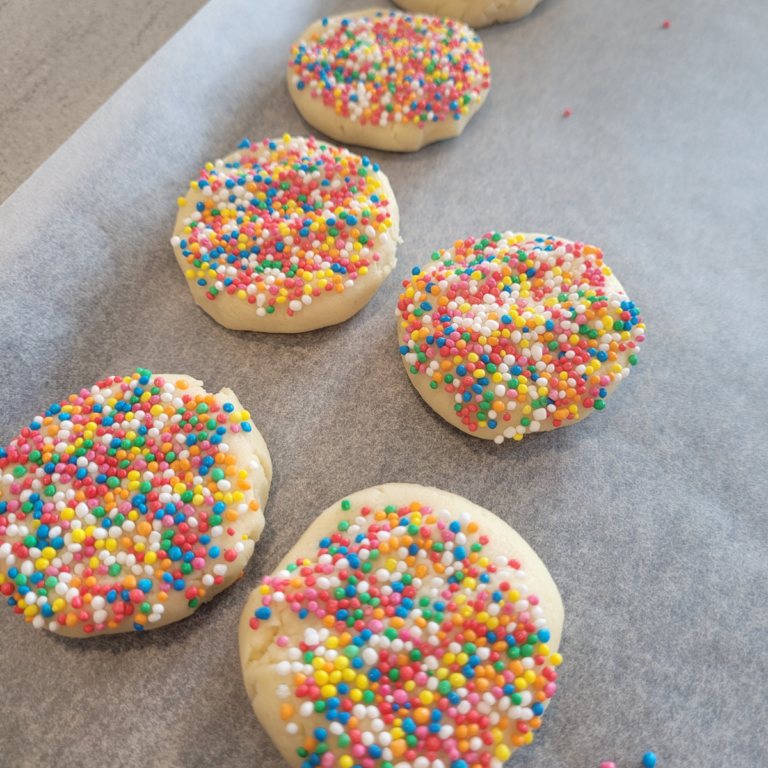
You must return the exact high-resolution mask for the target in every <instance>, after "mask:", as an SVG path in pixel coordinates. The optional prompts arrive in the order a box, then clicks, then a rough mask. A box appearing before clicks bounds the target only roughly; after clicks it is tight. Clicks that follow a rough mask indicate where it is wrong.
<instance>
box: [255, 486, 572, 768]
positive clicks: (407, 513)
mask: <svg viewBox="0 0 768 768" xmlns="http://www.w3.org/2000/svg"><path fill="white" fill-rule="evenodd" d="M562 624H563V606H562V602H561V600H560V595H559V593H558V591H557V587H556V586H555V583H554V582H553V580H552V577H551V576H550V575H549V573H548V571H547V569H546V568H545V566H544V564H543V563H542V562H541V560H540V559H539V558H538V557H537V556H536V554H535V553H534V552H533V550H532V549H531V548H530V546H529V545H528V544H526V542H525V541H523V539H522V538H521V537H520V536H519V535H518V534H517V533H515V531H513V530H512V528H510V527H509V526H508V525H507V524H506V523H505V522H503V521H502V520H500V519H499V518H498V517H496V515H494V514H492V513H491V512H488V511H487V510H485V509H482V508H481V507H478V506H477V505H475V504H473V503H472V502H469V501H467V500H466V499H463V498H461V497H460V496H456V495H454V494H451V493H446V492H445V491H439V490H437V489H436V488H424V487H422V486H417V485H403V484H389V485H383V486H379V487H376V488H369V489H367V490H365V491H360V492H359V493H355V494H352V495H351V496H349V497H347V498H346V499H344V500H343V501H341V502H338V503H337V504H335V505H334V506H332V507H330V508H329V509H327V510H326V511H325V512H323V513H322V514H321V515H320V516H319V517H318V518H317V519H316V520H315V521H314V522H313V523H312V525H311V526H310V528H309V529H308V530H307V532H306V533H305V534H304V535H303V536H302V538H301V540H300V541H299V542H298V544H297V545H296V546H295V547H294V548H293V549H292V550H291V552H289V554H288V555H287V556H286V557H285V559H284V560H283V561H282V562H281V563H280V565H279V566H278V568H277V570H276V572H275V573H274V574H273V575H271V576H267V577H265V578H264V579H263V580H262V583H261V585H260V586H259V587H258V588H257V589H256V590H255V591H254V592H253V593H252V595H251V597H250V599H249V600H248V604H247V605H246V607H245V610H244V612H243V615H242V618H241V621H240V655H241V661H242V667H243V675H244V678H245V684H246V688H247V690H248V695H249V697H250V698H251V700H252V702H253V707H254V710H255V712H256V715H257V716H258V718H259V720H260V721H261V723H262V725H263V726H264V728H265V729H266V730H267V731H268V733H269V734H270V736H271V737H272V739H273V740H274V741H275V744H276V745H277V747H278V749H279V750H280V752H281V753H282V754H283V756H284V757H285V759H286V760H287V761H288V763H289V764H290V765H292V766H295V768H299V767H301V768H310V766H321V768H331V767H332V766H333V767H334V768H336V766H338V768H393V766H396V768H487V767H488V766H490V767H491V768H500V767H501V764H502V763H503V762H504V760H506V759H507V757H509V755H510V754H511V752H512V751H514V749H516V748H517V747H521V746H523V745H525V744H529V743H530V742H531V741H533V738H534V735H535V733H536V731H537V730H538V729H539V727H540V726H541V725H542V715H543V714H544V709H545V708H546V706H547V705H548V703H549V701H550V700H551V698H552V696H553V695H554V694H555V691H556V690H557V667H558V665H559V664H560V662H561V660H562V659H561V657H560V655H559V654H558V653H557V650H558V647H559V643H560V635H561V631H562Z"/></svg>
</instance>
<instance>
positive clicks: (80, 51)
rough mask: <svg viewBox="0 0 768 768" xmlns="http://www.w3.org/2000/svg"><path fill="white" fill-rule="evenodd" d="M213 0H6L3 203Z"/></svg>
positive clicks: (0, 42)
mask: <svg viewBox="0 0 768 768" xmlns="http://www.w3.org/2000/svg"><path fill="white" fill-rule="evenodd" d="M204 3H205V0H108V2H105V0H0V82H2V88H0V136H1V137H2V141H0V203H2V202H3V200H5V199H6V198H7V197H8V196H9V195H10V194H11V193H12V192H13V191H14V190H15V189H16V187H18V186H19V184H21V183H22V182H23V181H24V180H25V179H26V178H27V177H28V176H29V175H30V174H31V173H32V172H33V171H34V170H35V168H37V166H38V165H40V163H42V162H43V161H44V160H45V159H46V158H47V157H48V156H49V155H50V154H51V153H52V152H54V151H55V150H56V149H57V148H58V147H59V145H61V144H62V143H63V142H64V141H66V140H67V139H68V138H69V137H70V136H71V135H72V134H73V133H74V132H75V131H76V130H77V129H78V128H79V127H80V125H82V123H83V122H84V121H85V120H87V119H88V118H89V117H90V116H91V115H92V114H93V112H94V111H95V110H96V109H98V107H100V106H101V105H102V104H103V103H104V102H105V101H106V100H107V99H108V98H109V97H110V96H111V95H112V94H113V93H114V92H115V90H116V89H117V88H119V87H120V86H121V85H122V84H123V83H124V82H125V81H126V80H127V79H128V78H129V77H130V76H131V75H132V74H133V73H134V72H135V71H136V70H137V69H138V68H139V67H140V66H141V65H142V64H143V63H144V62H145V61H146V60H147V59H148V58H149V57H150V56H152V54H153V53H155V51H156V50H157V49H158V48H159V47H160V46H161V45H162V44H163V43H165V41H166V40H168V38H169V37H171V35H172V34H173V33H174V32H176V31H177V30H178V29H179V28H180V27H181V26H183V25H184V23H185V22H186V21H187V20H188V19H190V18H191V17H192V16H193V15H194V13H195V11H197V10H198V9H199V8H201V7H202V5H203V4H204Z"/></svg>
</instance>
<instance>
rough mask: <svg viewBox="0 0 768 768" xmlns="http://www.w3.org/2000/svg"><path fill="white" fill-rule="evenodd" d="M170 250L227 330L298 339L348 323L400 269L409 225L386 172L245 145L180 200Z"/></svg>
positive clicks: (346, 157)
mask: <svg viewBox="0 0 768 768" xmlns="http://www.w3.org/2000/svg"><path fill="white" fill-rule="evenodd" d="M178 203H179V214H178V218H177V220H176V227H175V229H174V234H173V237H172V238H171V245H172V246H173V249H174V252H175V254H176V259H177V261H178V262H179V266H180V267H181V268H182V270H183V271H184V274H185V276H186V278H187V283H188V285H189V288H190V290H191V291H192V295H193V296H194V298H195V301H196V302H197V303H198V304H199V305H200V307H202V308H203V309H204V310H205V311H206V312H207V313H208V314H209V315H211V317H213V318H214V320H216V321H217V322H219V323H221V324H222V325H223V326H225V327H227V328H233V329H235V330H247V331H265V332H267V333H299V332H301V331H310V330H314V329H315V328H324V327H325V326H328V325H335V324H336V323H341V322H343V321H344V320H348V319H349V318H350V317H352V315H354V314H355V313H356V312H357V311H358V310H360V309H361V308H362V307H363V306H365V304H366V303H367V302H368V301H369V299H370V298H371V297H372V296H373V294H374V293H376V291H377V290H378V289H379V286H380V285H381V284H382V282H383V281H384V279H385V278H386V277H387V275H388V274H389V273H390V271H391V270H392V268H393V267H394V266H395V263H396V258H395V251H396V249H397V244H398V240H399V215H398V210H397V202H396V200H395V196H394V193H393V192H392V188H391V187H390V185H389V181H388V179H387V177H386V176H385V175H384V173H383V172H382V171H381V169H380V168H379V166H378V164H377V163H374V162H371V160H369V159H368V158H367V157H360V156H358V155H355V154H354V153H352V152H350V151H349V150H347V149H340V148H338V147H334V146H333V145H331V144H328V143H326V142H323V141H320V140H318V139H315V138H309V139H305V138H302V137H301V136H293V137H292V136H289V135H288V134H286V135H285V136H283V137H282V138H281V139H274V140H272V139H264V140H263V141H261V142H256V143H251V142H249V141H248V140H245V141H243V142H242V143H241V144H240V146H239V148H238V150H237V152H235V153H234V154H232V155H230V156H229V157H227V158H225V159H224V160H217V161H216V162H215V163H208V164H207V165H206V166H205V168H204V169H203V170H201V171H200V174H199V176H198V178H197V179H196V180H194V181H192V182H190V189H189V191H188V193H187V194H186V196H185V197H181V198H179V200H178Z"/></svg>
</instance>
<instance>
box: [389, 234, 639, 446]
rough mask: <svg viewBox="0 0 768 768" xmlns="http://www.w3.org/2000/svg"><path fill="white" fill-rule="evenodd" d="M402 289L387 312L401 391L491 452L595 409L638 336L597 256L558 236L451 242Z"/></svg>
mask: <svg viewBox="0 0 768 768" xmlns="http://www.w3.org/2000/svg"><path fill="white" fill-rule="evenodd" d="M403 287H404V289H405V290H404V293H401V294H400V298H399V300H398V305H397V309H396V311H395V315H396V316H397V319H398V336H399V340H400V345H401V346H400V354H401V355H402V357H403V363H404V365H405V369H406V370H407V371H408V374H409V376H410V378H411V382H412V383H413V385H414V387H416V389H417V391H418V392H419V394H420V395H421V396H422V397H423V398H424V400H425V401H426V403H427V404H428V405H429V406H430V407H431V408H432V409H433V410H435V411H436V412H437V413H438V414H440V416H442V417H443V418H444V419H445V420H446V421H448V422H449V423H450V424H453V426H455V427H458V428H459V429H461V430H463V431H464V432H468V433H469V434H472V435H474V436H475V437H482V438H483V439H485V440H494V441H495V442H496V443H503V442H504V439H505V438H512V439H514V440H521V439H522V437H523V435H524V434H525V433H527V432H538V431H546V430H550V429H555V428H556V427H561V426H566V425H568V424H574V423H576V422H577V421H578V420H580V419H583V418H584V417H585V416H588V415H589V414H590V413H592V412H593V411H595V410H602V409H603V408H604V407H605V404H606V401H607V398H608V397H609V396H610V395H611V394H612V393H613V391H614V390H615V389H616V387H617V386H618V384H619V382H620V381H622V380H623V379H625V378H626V377H627V376H628V375H629V372H630V370H631V368H632V366H634V365H636V364H637V354H638V351H639V349H638V344H639V343H640V342H642V341H643V340H644V338H645V326H644V325H643V322H642V318H641V317H640V310H639V309H638V308H637V307H635V305H634V303H633V302H631V301H630V300H629V297H628V296H627V295H626V293H625V291H624V289H623V288H622V286H621V283H619V281H618V280H617V279H616V278H615V277H614V276H613V273H612V272H611V270H610V269H609V268H608V267H607V266H606V265H605V263H604V262H603V254H602V252H601V251H600V249H599V248H595V247H594V246H591V245H584V244H583V243H574V242H571V241H570V240H564V239H562V238H557V237H550V236H544V235H521V234H513V233H512V232H504V233H503V234H499V233H492V232H489V233H487V234H485V235H484V236H483V237H482V238H481V239H479V240H475V239H474V238H469V239H467V240H464V241H461V240H459V241H457V242H456V243H455V244H454V246H453V247H452V248H450V249H449V250H447V251H442V250H441V251H436V252H434V253H433V254H432V261H430V263H429V264H427V265H426V266H425V267H424V268H422V269H419V268H418V267H415V268H414V269H413V271H412V277H411V279H409V280H405V281H403Z"/></svg>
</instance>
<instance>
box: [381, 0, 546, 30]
mask: <svg viewBox="0 0 768 768" xmlns="http://www.w3.org/2000/svg"><path fill="white" fill-rule="evenodd" d="M394 1H395V4H396V5H399V6H400V7H401V8H403V9H405V10H406V11H415V12H418V13H431V14H434V15H435V16H448V17H449V18H451V19H458V20H459V21H463V22H464V23H465V24H469V26H470V27H474V28H475V29H481V28H482V27H488V26H490V25H491V24H500V23H504V22H506V21H517V20H518V19H522V18H523V17H524V16H527V15H528V14H529V13H530V12H531V11H532V10H533V9H534V8H535V7H536V6H537V5H538V4H539V3H540V2H541V0H394Z"/></svg>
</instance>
